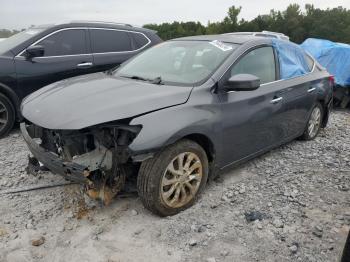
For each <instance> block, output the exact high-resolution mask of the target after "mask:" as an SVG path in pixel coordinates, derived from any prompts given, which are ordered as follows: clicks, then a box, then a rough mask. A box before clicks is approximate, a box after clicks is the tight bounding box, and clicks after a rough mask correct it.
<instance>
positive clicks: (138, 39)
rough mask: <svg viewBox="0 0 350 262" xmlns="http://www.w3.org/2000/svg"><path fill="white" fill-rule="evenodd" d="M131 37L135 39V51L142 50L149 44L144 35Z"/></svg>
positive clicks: (133, 34) (137, 34)
mask: <svg viewBox="0 0 350 262" xmlns="http://www.w3.org/2000/svg"><path fill="white" fill-rule="evenodd" d="M131 35H132V38H133V39H134V45H135V49H140V48H142V47H144V46H146V45H147V44H148V43H149V40H148V39H147V38H146V37H145V36H144V35H143V34H140V33H131Z"/></svg>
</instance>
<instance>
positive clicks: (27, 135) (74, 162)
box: [21, 122, 141, 205]
mask: <svg viewBox="0 0 350 262" xmlns="http://www.w3.org/2000/svg"><path fill="white" fill-rule="evenodd" d="M140 130H141V126H130V125H128V123H127V122H126V123H120V122H118V123H110V124H104V125H100V126H96V127H91V128H84V129H81V130H50V129H45V128H42V127H39V126H36V125H34V124H32V123H21V131H22V134H23V138H24V140H25V141H26V143H27V145H28V147H29V150H30V151H31V153H32V154H33V156H34V158H35V159H34V160H37V161H36V162H38V163H39V162H40V163H41V164H42V165H43V166H45V167H46V168H48V169H49V170H50V171H51V172H53V173H55V174H59V175H62V176H64V177H65V178H66V179H68V180H71V181H74V182H78V183H81V184H83V185H85V188H86V193H87V194H88V195H89V196H90V197H92V198H94V199H99V200H102V201H103V203H104V204H106V205H108V204H109V203H110V202H111V200H112V198H113V197H114V196H115V195H116V194H117V193H118V192H119V191H120V190H121V189H122V188H123V187H124V183H125V179H126V173H127V172H128V170H129V169H130V166H131V165H132V163H131V160H130V154H129V152H128V145H129V144H130V143H131V142H132V141H133V139H134V138H135V137H136V136H137V134H138V133H139V132H140ZM32 160H33V159H32Z"/></svg>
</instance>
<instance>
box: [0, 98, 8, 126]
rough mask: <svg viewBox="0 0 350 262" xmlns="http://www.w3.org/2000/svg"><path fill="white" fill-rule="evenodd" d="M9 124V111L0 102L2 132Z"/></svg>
mask: <svg viewBox="0 0 350 262" xmlns="http://www.w3.org/2000/svg"><path fill="white" fill-rule="evenodd" d="M7 122H8V111H7V109H6V107H5V105H4V104H3V103H2V102H1V101H0V131H1V130H3V129H4V128H5V127H6V124H7Z"/></svg>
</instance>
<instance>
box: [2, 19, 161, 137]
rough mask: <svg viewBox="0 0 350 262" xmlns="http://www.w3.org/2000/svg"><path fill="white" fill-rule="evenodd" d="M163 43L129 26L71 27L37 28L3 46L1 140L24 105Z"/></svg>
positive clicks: (150, 33)
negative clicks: (48, 88) (49, 88)
mask: <svg viewBox="0 0 350 262" xmlns="http://www.w3.org/2000/svg"><path fill="white" fill-rule="evenodd" d="M159 42H161V39H160V38H159V36H157V34H156V32H155V31H152V30H149V29H144V28H138V27H133V26H131V25H127V24H117V23H103V22H70V23H65V24H59V25H46V26H38V27H32V28H30V29H28V30H26V31H23V32H21V33H19V34H16V35H14V36H12V37H10V38H8V39H6V40H4V41H1V42H0V137H1V136H4V135H5V134H6V133H8V132H9V131H10V130H11V128H12V126H13V124H14V122H15V121H16V119H17V120H19V119H21V115H20V113H19V105H20V102H21V100H22V99H23V98H24V97H25V96H27V95H28V94H30V93H32V92H34V91H35V90H37V89H39V88H41V87H43V86H45V85H48V84H50V83H53V82H56V81H59V80H62V79H65V78H69V77H73V76H76V75H82V74H89V73H93V72H99V71H106V70H109V69H111V68H114V67H116V66H118V65H119V64H120V63H122V62H124V61H125V60H127V59H129V58H130V57H132V56H134V55H135V54H137V53H139V52H141V51H143V50H145V49H147V48H148V47H151V46H153V45H155V44H157V43H159Z"/></svg>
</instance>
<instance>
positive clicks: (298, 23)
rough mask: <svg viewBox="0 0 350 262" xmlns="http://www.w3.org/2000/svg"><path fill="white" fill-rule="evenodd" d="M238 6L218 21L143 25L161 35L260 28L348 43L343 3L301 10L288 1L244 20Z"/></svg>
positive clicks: (348, 19)
mask: <svg viewBox="0 0 350 262" xmlns="http://www.w3.org/2000/svg"><path fill="white" fill-rule="evenodd" d="M241 9H242V8H241V7H235V6H232V7H230V8H229V10H228V13H227V16H226V17H225V18H224V19H223V20H222V21H220V22H210V21H209V22H208V24H207V25H203V24H201V23H200V22H173V23H162V24H146V25H144V27H146V28H149V29H153V30H156V31H158V35H159V36H160V37H161V38H162V39H164V40H168V39H172V38H177V37H183V36H191V35H203V34H223V33H229V32H260V31H263V30H267V31H274V32H280V33H284V34H285V35H287V36H289V37H290V39H291V41H294V42H296V43H302V42H303V41H304V40H305V39H306V38H309V37H314V38H324V39H328V40H332V41H336V42H343V43H350V10H347V9H346V8H343V7H341V6H340V7H337V8H332V9H331V8H327V9H320V8H315V6H314V5H310V4H307V5H305V11H302V9H301V7H300V6H299V5H298V4H291V5H289V6H288V7H287V8H286V10H284V11H275V10H271V11H270V13H269V14H267V15H258V16H257V17H256V18H254V19H252V20H250V21H247V20H245V19H241V20H239V19H238V16H239V14H240V12H241Z"/></svg>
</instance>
